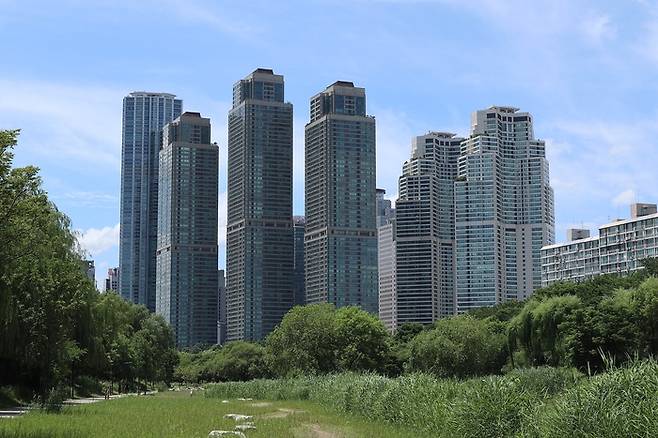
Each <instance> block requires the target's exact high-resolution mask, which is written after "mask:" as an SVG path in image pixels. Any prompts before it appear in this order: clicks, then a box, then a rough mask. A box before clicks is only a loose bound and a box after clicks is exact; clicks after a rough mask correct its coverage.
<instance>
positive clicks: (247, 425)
mask: <svg viewBox="0 0 658 438" xmlns="http://www.w3.org/2000/svg"><path fill="white" fill-rule="evenodd" d="M235 430H240V431H242V432H246V431H248V430H256V425H255V424H254V423H243V424H238V425H237V426H235Z"/></svg>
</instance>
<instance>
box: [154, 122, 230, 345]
mask: <svg viewBox="0 0 658 438" xmlns="http://www.w3.org/2000/svg"><path fill="white" fill-rule="evenodd" d="M163 131H164V134H163V141H162V150H161V151H160V172H159V176H160V181H159V184H158V190H159V196H158V204H159V209H158V249H157V271H156V272H157V275H156V279H157V281H156V312H157V313H158V314H159V315H162V316H163V317H164V319H165V320H166V321H167V322H168V323H169V324H170V325H171V327H172V328H173V330H174V334H175V336H176V344H177V346H178V347H179V348H185V347H192V346H195V345H198V344H206V345H208V344H215V343H217V291H218V284H217V283H218V275H217V228H218V225H217V195H218V183H219V150H218V147H217V145H216V144H211V142H210V120H209V119H207V118H203V117H201V115H200V114H199V113H193V112H185V113H183V114H182V115H181V116H180V117H178V118H177V119H176V120H174V121H173V122H171V123H169V124H167V125H166V126H165V127H164V130H163Z"/></svg>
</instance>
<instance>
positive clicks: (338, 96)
mask: <svg viewBox="0 0 658 438" xmlns="http://www.w3.org/2000/svg"><path fill="white" fill-rule="evenodd" d="M375 163H376V150H375V119H374V118H373V117H371V116H367V115H366V94H365V89H363V88H358V87H355V86H354V84H353V83H352V82H345V81H338V82H335V83H334V84H332V85H330V86H329V87H327V88H326V89H325V90H324V91H322V92H320V93H318V94H317V95H315V96H313V97H312V98H311V119H310V122H309V123H308V124H307V125H306V128H305V168H306V172H305V180H306V187H305V199H306V203H305V207H306V237H305V242H306V248H305V255H304V256H305V259H306V301H307V303H318V302H329V303H333V304H335V305H336V306H338V307H341V306H347V305H357V306H360V307H361V308H363V309H364V310H366V311H369V312H372V313H377V311H378V296H377V295H378V279H377V222H376V213H375V208H376V206H375V197H376V187H375V180H376V170H375Z"/></svg>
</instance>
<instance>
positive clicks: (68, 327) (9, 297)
mask: <svg viewBox="0 0 658 438" xmlns="http://www.w3.org/2000/svg"><path fill="white" fill-rule="evenodd" d="M17 136H18V131H0V386H2V385H19V386H22V387H28V388H30V389H32V390H33V391H34V392H36V393H40V394H46V393H49V392H51V391H53V389H54V388H63V387H71V386H73V385H75V384H77V383H78V382H81V381H85V380H87V381H89V380H92V381H98V380H101V379H102V380H107V381H111V382H117V383H119V384H121V386H124V387H125V386H126V385H133V384H134V383H135V382H136V381H139V382H141V383H144V382H155V381H169V380H170V379H171V377H172V373H173V370H174V367H175V365H176V363H177V361H178V356H177V353H176V350H175V347H174V341H173V333H172V331H171V329H170V328H169V326H168V325H167V324H166V323H165V321H164V320H163V319H162V318H160V317H157V316H155V315H152V314H150V313H149V312H148V310H147V309H146V308H144V307H141V306H136V305H133V304H130V303H127V302H125V301H124V300H122V299H121V298H120V297H119V296H117V295H116V294H114V293H106V294H100V293H99V292H98V291H97V290H96V288H95V286H94V284H93V283H92V281H91V280H89V279H88V278H87V276H86V274H85V272H84V268H83V263H82V251H81V250H80V248H79V246H78V244H77V239H76V235H75V233H74V232H73V231H72V229H71V224H70V221H69V219H68V218H67V217H66V216H65V215H64V214H63V213H62V212H60V211H59V210H58V209H57V207H56V206H55V205H54V204H53V203H52V202H51V201H50V200H49V199H48V196H47V193H46V191H45V190H44V189H43V186H42V181H41V179H40V177H39V173H38V169H37V168H36V167H32V166H27V167H22V168H13V167H12V164H13V147H14V146H15V145H16V140H17Z"/></svg>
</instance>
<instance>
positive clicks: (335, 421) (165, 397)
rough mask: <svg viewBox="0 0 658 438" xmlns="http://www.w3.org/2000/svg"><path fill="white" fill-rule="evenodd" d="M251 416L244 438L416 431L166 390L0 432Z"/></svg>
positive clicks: (82, 433) (161, 432) (213, 422)
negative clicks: (237, 415)
mask: <svg viewBox="0 0 658 438" xmlns="http://www.w3.org/2000/svg"><path fill="white" fill-rule="evenodd" d="M228 413H236V414H247V415H253V416H254V423H255V425H256V427H257V430H255V431H249V432H247V433H246V435H247V437H249V438H252V437H253V438H257V437H267V438H279V437H281V438H283V437H295V438H303V437H317V438H334V437H336V438H338V437H340V438H350V437H355V438H356V437H359V438H361V437H372V438H375V437H376V438H382V437H400V438H403V437H409V436H420V435H418V434H417V433H415V431H409V430H405V429H401V428H395V427H392V426H389V425H386V424H381V423H372V422H366V421H363V420H361V419H358V418H354V417H350V416H346V415H339V414H336V413H334V412H331V411H328V410H327V409H325V408H323V407H320V406H318V405H315V404H313V403H309V402H293V401H279V402H265V401H237V400H230V401H229V403H222V401H221V400H218V399H212V398H206V397H204V396H203V394H202V393H197V394H195V395H194V396H192V397H190V395H189V393H186V392H178V393H177V392H167V393H162V394H159V395H156V396H150V397H126V398H122V399H117V400H111V401H107V402H106V401H103V402H99V403H95V404H92V405H86V406H76V407H67V408H65V409H64V410H63V411H62V413H60V414H45V413H41V412H31V413H29V414H26V415H24V416H23V417H20V418H16V419H0V438H9V437H12V438H18V437H20V438H60V437H61V438H64V437H66V438H78V437H92V436H93V437H99V438H101V437H107V438H109V437H112V438H115V437H116V438H118V437H121V438H124V437H158V438H163V437H166V438H169V437H181V438H183V437H184V438H192V437H207V436H208V432H210V431H211V430H216V429H219V430H232V429H233V428H234V426H235V424H236V423H235V422H234V421H233V420H228V419H224V414H228Z"/></svg>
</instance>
